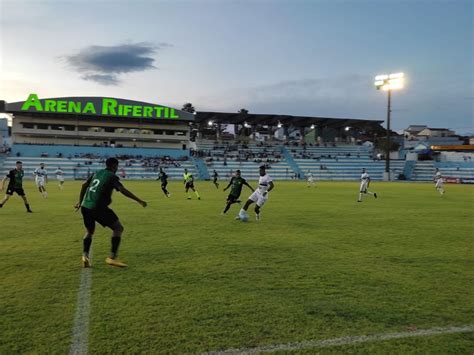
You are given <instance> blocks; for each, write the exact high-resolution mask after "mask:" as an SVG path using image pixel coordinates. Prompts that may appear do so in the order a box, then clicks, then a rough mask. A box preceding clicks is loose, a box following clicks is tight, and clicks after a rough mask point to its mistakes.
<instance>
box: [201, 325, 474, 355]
mask: <svg viewBox="0 0 474 355" xmlns="http://www.w3.org/2000/svg"><path fill="white" fill-rule="evenodd" d="M470 332H474V324H469V325H464V326H460V327H446V328H441V327H437V328H431V329H423V330H415V331H410V332H399V333H382V334H374V335H362V336H347V337H342V338H333V339H326V340H307V341H301V342H296V343H289V344H276V345H265V346H259V347H255V348H240V349H227V350H223V351H212V352H207V353H203V355H204V354H205V355H221V354H222V355H224V354H255V353H269V352H275V351H293V350H307V349H315V348H326V347H330V346H338V345H353V344H360V343H368V342H376V341H383V340H390V339H403V338H415V337H426V336H432V335H444V334H455V333H470Z"/></svg>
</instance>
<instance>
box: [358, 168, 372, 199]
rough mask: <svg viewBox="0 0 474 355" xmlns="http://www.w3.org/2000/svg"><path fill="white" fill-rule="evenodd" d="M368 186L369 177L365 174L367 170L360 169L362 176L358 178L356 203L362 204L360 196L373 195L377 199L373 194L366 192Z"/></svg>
mask: <svg viewBox="0 0 474 355" xmlns="http://www.w3.org/2000/svg"><path fill="white" fill-rule="evenodd" d="M369 185H370V176H369V174H368V173H367V170H366V169H365V168H364V169H362V175H361V176H360V189H359V199H358V200H357V202H362V194H370V195H374V197H375V198H377V194H376V193H375V192H370V191H369V190H368V188H369Z"/></svg>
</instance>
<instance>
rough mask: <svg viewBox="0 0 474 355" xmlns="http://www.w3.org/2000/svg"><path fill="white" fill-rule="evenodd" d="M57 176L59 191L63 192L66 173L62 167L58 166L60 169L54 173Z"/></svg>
mask: <svg viewBox="0 0 474 355" xmlns="http://www.w3.org/2000/svg"><path fill="white" fill-rule="evenodd" d="M54 173H55V174H56V179H57V180H58V183H59V184H58V186H59V189H60V190H62V189H63V184H64V172H63V171H62V169H61V167H60V166H58V168H57V169H56V171H55V172H54Z"/></svg>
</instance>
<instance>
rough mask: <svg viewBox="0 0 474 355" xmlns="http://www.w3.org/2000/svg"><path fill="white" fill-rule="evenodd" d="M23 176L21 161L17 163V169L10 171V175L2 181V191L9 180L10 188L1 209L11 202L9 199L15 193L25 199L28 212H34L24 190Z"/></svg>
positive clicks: (0, 205)
mask: <svg viewBox="0 0 474 355" xmlns="http://www.w3.org/2000/svg"><path fill="white" fill-rule="evenodd" d="M23 175H25V173H24V172H23V163H22V162H21V161H17V162H16V167H15V169H13V170H10V171H9V172H8V174H7V175H6V176H5V177H4V178H3V180H2V185H1V187H0V191H3V188H4V187H5V181H7V179H8V180H9V182H8V187H7V192H6V194H5V197H4V198H3V200H2V201H1V202H0V208H1V207H3V205H4V204H5V203H6V202H7V201H8V200H9V198H10V197H11V196H12V195H13V193H14V192H15V193H16V194H17V195H18V196H20V197H21V198H22V199H23V202H24V203H25V207H26V212H29V213H31V212H33V211H32V210H31V209H30V205H29V204H28V200H27V199H26V195H25V190H23Z"/></svg>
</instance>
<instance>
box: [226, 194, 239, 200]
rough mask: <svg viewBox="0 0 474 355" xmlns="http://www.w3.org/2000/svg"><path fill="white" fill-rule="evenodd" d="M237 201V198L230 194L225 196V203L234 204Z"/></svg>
mask: <svg viewBox="0 0 474 355" xmlns="http://www.w3.org/2000/svg"><path fill="white" fill-rule="evenodd" d="M238 199H239V196H235V195H232V194H229V196H227V202H235V201H237V200H238Z"/></svg>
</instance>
